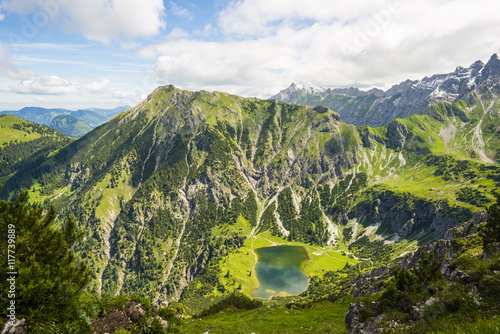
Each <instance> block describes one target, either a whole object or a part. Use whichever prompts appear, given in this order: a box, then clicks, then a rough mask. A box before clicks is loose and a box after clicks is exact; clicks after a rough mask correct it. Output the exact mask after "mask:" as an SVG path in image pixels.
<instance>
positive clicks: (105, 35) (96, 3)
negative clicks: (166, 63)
mask: <svg viewBox="0 0 500 334" xmlns="http://www.w3.org/2000/svg"><path fill="white" fill-rule="evenodd" d="M2 5H3V7H4V8H5V9H6V10H7V11H10V12H15V13H18V14H21V15H28V14H31V13H42V14H41V15H44V14H45V17H49V18H50V19H51V20H53V21H54V22H56V18H57V19H60V21H64V22H65V26H66V27H67V28H68V29H69V30H70V31H73V32H80V33H81V34H82V35H84V36H85V37H86V38H88V39H90V40H95V41H99V42H102V43H109V42H110V41H112V40H114V39H116V38H120V37H125V38H134V37H149V36H153V35H157V34H159V33H160V30H161V29H162V28H164V27H165V25H166V22H165V20H164V16H165V14H164V11H165V8H164V6H163V1H162V0H143V1H136V0H87V1H67V0H50V1H49V0H5V1H3V2H2ZM60 21H58V22H60Z"/></svg>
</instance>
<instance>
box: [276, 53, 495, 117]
mask: <svg viewBox="0 0 500 334" xmlns="http://www.w3.org/2000/svg"><path fill="white" fill-rule="evenodd" d="M488 89H491V90H492V92H494V93H495V94H498V93H499V92H500V60H499V58H498V56H497V54H493V55H492V56H491V58H490V59H489V61H488V62H487V63H486V64H484V63H483V62H482V61H480V60H478V61H476V62H475V63H474V64H472V65H470V66H469V67H468V68H464V67H461V66H459V67H457V68H456V70H455V71H454V72H452V73H447V74H437V75H433V76H431V77H425V78H423V79H421V80H406V81H404V82H401V83H399V84H397V85H394V86H392V87H391V88H390V89H388V90H387V91H382V90H380V89H376V88H375V89H371V90H368V91H362V90H359V89H358V88H353V87H351V88H313V87H308V86H306V85H303V84H298V83H292V85H291V86H290V87H288V88H287V89H285V90H282V91H281V92H279V93H278V94H276V95H274V96H272V97H271V99H277V100H280V101H286V102H290V103H298V104H306V105H312V106H315V105H318V104H323V105H325V106H327V107H329V108H331V109H332V110H334V111H336V112H338V113H339V114H340V117H341V119H342V121H343V122H346V123H349V124H355V125H369V126H383V125H386V124H388V123H389V122H390V121H391V120H392V119H395V118H404V117H408V116H411V115H424V114H425V113H426V112H427V110H428V109H429V108H430V107H431V106H432V105H433V104H435V103H438V102H448V103H453V102H456V101H458V100H460V99H463V98H464V97H465V96H466V95H467V94H469V93H471V92H472V91H478V92H479V93H480V94H482V93H484V92H485V91H486V90H488Z"/></svg>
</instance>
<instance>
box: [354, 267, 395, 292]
mask: <svg viewBox="0 0 500 334" xmlns="http://www.w3.org/2000/svg"><path fill="white" fill-rule="evenodd" d="M391 275H392V269H391V268H390V267H388V266H381V267H378V268H375V269H372V270H370V271H368V272H366V273H364V274H361V275H358V276H357V277H356V278H354V279H353V280H352V282H351V283H352V288H351V291H350V292H349V294H350V295H351V296H353V297H356V298H357V297H360V296H364V295H369V294H372V293H375V292H379V291H382V289H383V283H384V280H386V279H387V278H389V277H390V276H391Z"/></svg>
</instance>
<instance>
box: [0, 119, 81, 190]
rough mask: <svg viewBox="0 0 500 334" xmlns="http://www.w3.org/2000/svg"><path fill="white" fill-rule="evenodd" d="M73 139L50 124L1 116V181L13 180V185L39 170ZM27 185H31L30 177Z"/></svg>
mask: <svg viewBox="0 0 500 334" xmlns="http://www.w3.org/2000/svg"><path fill="white" fill-rule="evenodd" d="M71 141H72V139H70V138H67V137H66V136H64V135H62V134H61V133H59V132H57V131H55V130H53V129H51V128H49V127H46V126H43V125H39V124H36V123H32V122H29V121H26V120H24V119H20V118H17V117H15V116H11V115H0V175H1V178H0V183H5V182H7V181H8V180H10V179H12V181H11V184H13V185H14V184H15V182H16V181H15V180H16V179H18V176H19V175H24V174H25V173H26V172H29V171H30V169H31V170H33V169H36V167H38V166H40V165H41V164H42V163H43V162H45V160H46V159H47V157H49V156H50V155H52V154H54V153H55V152H56V151H57V150H59V149H60V148H62V147H64V146H66V145H67V144H69V143H70V142H71ZM16 174H17V176H16ZM24 186H25V187H30V186H31V180H30V181H29V182H28V183H25V184H24ZM16 188H17V187H13V188H11V190H14V189H16ZM17 190H18V188H17Z"/></svg>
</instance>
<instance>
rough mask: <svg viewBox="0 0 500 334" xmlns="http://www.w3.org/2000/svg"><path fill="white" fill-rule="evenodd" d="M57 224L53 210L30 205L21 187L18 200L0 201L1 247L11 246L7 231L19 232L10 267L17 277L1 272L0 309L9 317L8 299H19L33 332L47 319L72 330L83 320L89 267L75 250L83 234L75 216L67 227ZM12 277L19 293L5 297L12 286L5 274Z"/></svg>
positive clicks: (18, 308)
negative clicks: (82, 302)
mask: <svg viewBox="0 0 500 334" xmlns="http://www.w3.org/2000/svg"><path fill="white" fill-rule="evenodd" d="M56 224H57V223H56V212H55V211H54V208H53V207H51V208H50V209H48V210H46V211H45V210H44V208H43V207H41V206H38V205H33V206H30V205H29V204H28V192H27V191H21V194H20V196H19V197H18V198H17V200H16V201H15V202H5V201H1V202H0V225H1V230H2V233H1V235H0V245H1V248H2V249H3V250H7V249H11V248H8V245H11V243H9V242H8V239H7V235H8V234H10V235H14V236H15V237H14V240H15V243H14V245H15V248H14V256H15V265H14V267H15V268H14V269H13V270H10V271H15V272H17V274H15V275H10V274H7V272H6V271H3V272H2V279H1V282H0V291H1V294H2V300H1V301H0V304H1V305H2V307H1V309H2V311H1V312H2V313H3V314H4V315H6V314H5V312H6V311H7V304H9V300H15V306H16V317H17V318H19V319H21V318H27V319H28V321H29V324H30V331H33V332H34V333H36V332H40V328H45V327H44V324H45V323H46V322H47V323H48V324H53V325H54V326H56V327H61V328H70V327H71V326H74V324H72V323H74V322H75V321H76V322H77V323H78V322H83V320H81V319H80V321H78V320H77V319H78V318H79V312H80V310H79V305H78V301H79V297H80V296H81V294H82V292H83V289H84V288H85V287H86V285H87V283H88V282H89V279H90V271H89V270H88V269H87V266H86V265H85V264H84V263H83V262H81V261H80V260H78V259H77V258H76V257H75V255H74V254H73V251H72V247H73V245H74V244H75V242H76V241H77V240H78V239H80V237H81V236H82V233H79V232H77V231H76V224H75V222H74V221H73V219H71V218H68V219H67V220H66V222H65V224H64V225H63V230H60V229H58V228H57V227H56ZM7 255H8V254H7V252H6V251H4V252H2V254H1V258H0V259H1V262H2V263H4V265H5V264H7V262H8V261H7ZM11 276H15V287H16V291H15V297H14V298H7V296H8V295H9V287H10V283H9V281H7V278H11ZM75 319H76V320H75ZM83 325H84V324H83ZM68 326H69V327H68ZM78 326H82V323H80V324H78ZM41 331H42V332H43V330H41Z"/></svg>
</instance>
